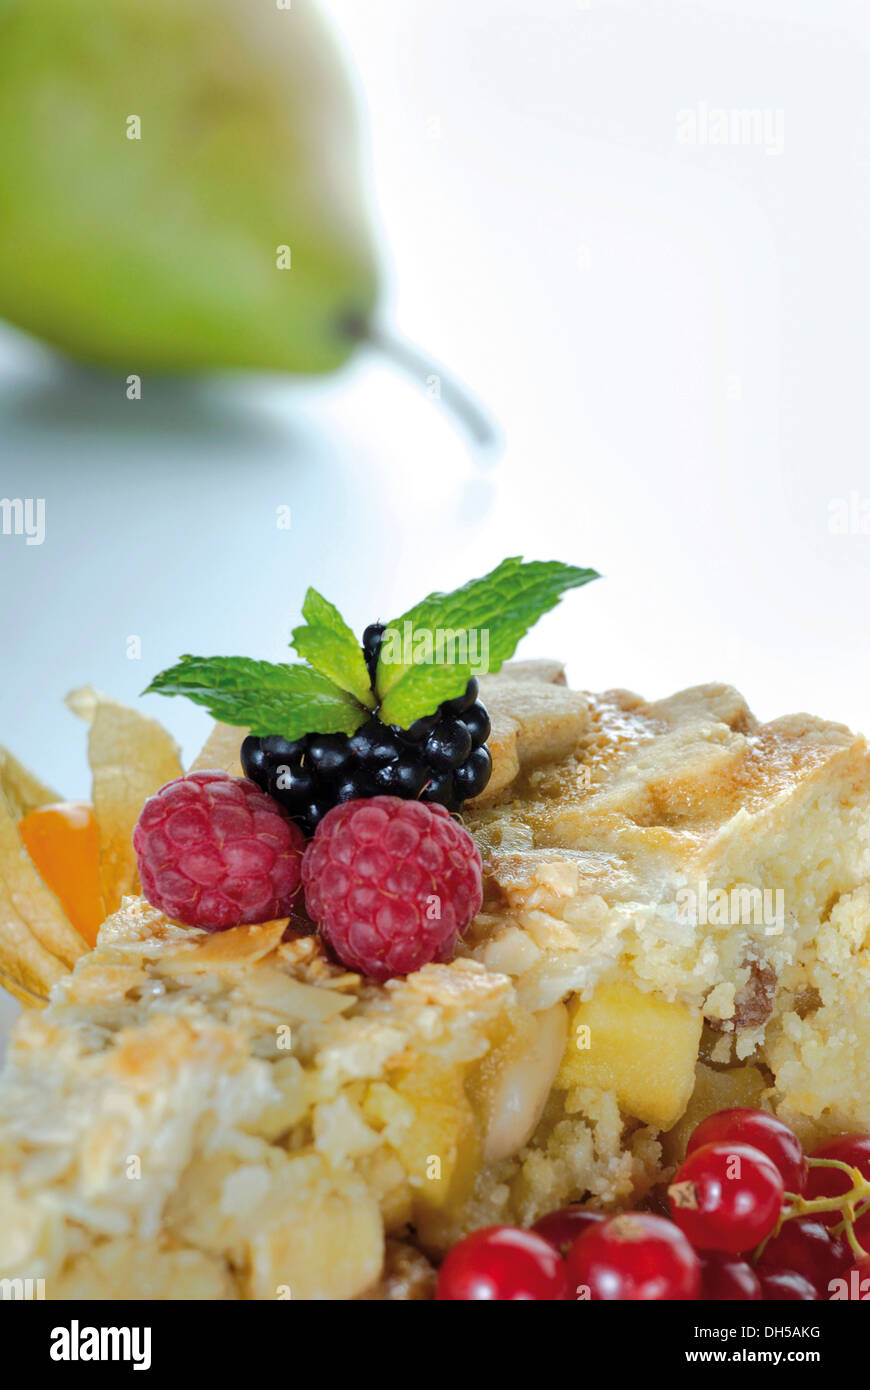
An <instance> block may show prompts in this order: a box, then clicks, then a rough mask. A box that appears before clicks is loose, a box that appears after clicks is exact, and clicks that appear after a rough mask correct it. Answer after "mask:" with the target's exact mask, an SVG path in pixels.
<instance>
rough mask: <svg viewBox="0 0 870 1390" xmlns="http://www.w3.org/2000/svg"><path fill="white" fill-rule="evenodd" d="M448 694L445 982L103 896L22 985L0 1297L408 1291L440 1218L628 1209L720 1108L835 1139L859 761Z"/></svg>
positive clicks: (862, 949) (856, 993) (854, 929)
mask: <svg viewBox="0 0 870 1390" xmlns="http://www.w3.org/2000/svg"><path fill="white" fill-rule="evenodd" d="M481 698H482V699H483V700H484V701H485V703H486V704H487V706H488V708H489V710H490V714H491V717H492V722H493V734H492V736H491V739H490V749H491V751H492V755H493V764H494V766H493V776H492V779H491V781H490V783H489V786H488V787H487V788H486V791H485V793H484V795H483V796H482V797H480V798H478V800H477V802H475V803H473V804H471V805H469V806H468V807H467V808H466V812H465V817H464V819H465V824H466V826H467V827H468V828H469V829H470V830H471V831H472V833H473V834H474V835H475V837H476V839H477V841H478V844H479V845H480V847H481V851H482V853H483V855H484V860H485V872H486V900H485V903H484V908H483V910H482V912H481V913H480V914H479V915H478V917H477V918H476V919H475V921H474V923H473V924H472V927H471V929H470V930H469V932H468V933H467V935H466V937H465V940H464V942H463V943H462V945H461V947H460V951H459V954H458V956H457V958H456V959H454V960H453V961H452V962H450V963H448V964H441V965H436V964H433V965H428V966H426V967H424V968H423V969H422V970H420V971H417V972H416V973H415V974H413V975H411V976H409V977H407V978H406V979H398V980H392V981H390V982H388V983H387V984H385V985H375V984H373V983H371V982H370V981H366V980H365V979H363V978H361V977H360V976H359V975H356V974H353V973H351V972H349V971H347V970H345V969H343V968H342V967H341V966H340V965H338V964H336V963H335V962H334V961H332V960H330V959H329V958H328V957H327V955H326V953H325V951H324V949H323V947H322V945H321V943H320V940H319V938H318V937H316V936H313V935H311V934H310V925H308V924H305V923H304V922H303V921H302V920H296V919H291V920H290V921H289V922H288V921H286V920H282V921H278V922H272V923H263V924H259V925H256V926H249V927H238V928H234V929H232V930H230V931H227V932H223V933H220V934H209V933H206V932H202V931H198V930H190V929H186V928H181V927H178V926H176V925H174V924H172V923H171V922H169V921H167V919H166V918H164V917H162V916H161V914H160V913H158V912H156V911H155V910H154V909H152V908H150V907H149V906H148V905H147V903H145V902H144V900H143V899H141V898H139V897H136V896H128V897H127V898H125V900H124V902H123V903H122V905H121V907H120V909H119V910H118V911H117V912H115V913H114V914H113V915H112V916H110V917H109V918H108V920H107V921H106V923H105V924H104V925H103V927H102V929H101V931H100V934H99V940H98V944H97V946H96V949H94V950H93V951H90V952H89V953H87V954H84V955H81V956H80V958H79V959H78V960H77V961H76V962H75V964H74V966H73V968H72V969H71V970H66V969H65V970H64V971H63V972H62V973H61V974H60V977H59V978H54V976H57V974H58V972H57V971H56V970H55V971H54V972H53V978H52V981H50V982H49V983H51V985H52V988H51V999H50V1003H49V1004H48V1006H47V1007H46V1008H44V1009H42V1010H40V1011H36V1010H34V1011H31V1012H28V1013H25V1014H24V1015H23V1016H22V1018H21V1020H20V1021H19V1023H18V1024H17V1026H16V1028H15V1030H14V1036H13V1038H12V1041H11V1044H10V1049H9V1055H8V1060H7V1064H6V1069H5V1072H4V1074H3V1077H2V1080H0V1277H4V1278H24V1277H29V1278H43V1279H44V1280H45V1287H46V1296H47V1297H49V1298H60V1297H85V1298H88V1297H93V1298H158V1297H159V1298H209V1299H213V1298H258V1299H269V1298H287V1297H291V1298H302V1299H311V1298H313V1299H324V1298H338V1299H347V1298H354V1297H366V1298H385V1297H386V1298H391V1297H414V1296H425V1295H426V1293H427V1292H428V1291H429V1289H430V1288H431V1278H430V1275H429V1265H428V1263H427V1262H437V1260H438V1258H439V1257H440V1255H441V1254H442V1253H443V1251H444V1250H445V1249H446V1248H447V1247H448V1246H449V1245H450V1244H451V1243H452V1242H453V1241H455V1240H456V1239H457V1238H459V1237H460V1236H461V1235H462V1234H463V1233H464V1232H466V1231H468V1230H470V1229H473V1228H474V1227H476V1226H480V1225H483V1224H488V1223H491V1222H494V1221H511V1222H518V1223H521V1224H528V1223H530V1222H532V1221H534V1220H535V1219H536V1218H537V1217H538V1216H540V1215H542V1214H543V1213H544V1212H546V1211H548V1210H551V1209H552V1208H554V1207H556V1206H558V1205H560V1204H561V1203H563V1202H565V1201H567V1200H573V1199H580V1198H583V1197H589V1198H591V1199H593V1200H594V1201H596V1202H597V1203H599V1204H601V1205H604V1206H608V1207H612V1206H622V1205H631V1204H635V1203H637V1202H639V1201H641V1200H643V1198H644V1197H645V1196H646V1194H647V1193H648V1192H649V1190H650V1188H651V1187H652V1186H653V1185H654V1184H655V1183H656V1182H658V1181H659V1180H660V1179H661V1177H662V1175H663V1174H665V1173H666V1172H667V1168H668V1165H669V1164H672V1163H673V1162H675V1161H676V1159H677V1158H678V1157H679V1156H680V1153H681V1146H683V1145H684V1143H685V1139H686V1136H687V1133H688V1130H689V1128H690V1127H691V1125H692V1124H694V1123H697V1121H698V1119H700V1118H701V1116H702V1115H703V1114H706V1113H709V1112H710V1111H712V1110H715V1109H717V1108H720V1107H721V1106H723V1105H728V1104H735V1103H749V1104H757V1103H761V1104H763V1105H767V1106H769V1107H771V1108H772V1109H775V1110H777V1111H778V1112H779V1113H781V1114H782V1115H783V1116H784V1117H785V1118H786V1119H787V1120H788V1121H789V1123H792V1124H794V1125H795V1126H796V1128H798V1130H799V1131H800V1132H801V1133H802V1135H803V1136H804V1137H805V1138H807V1139H811V1138H814V1137H817V1136H821V1135H823V1134H826V1133H832V1132H837V1131H842V1130H847V1129H866V1128H867V1127H868V1125H870V1063H868V1061H867V1055H868V1043H870V985H868V981H870V971H868V965H870V951H868V947H867V944H866V940H865V938H866V934H867V930H868V927H870V765H868V758H867V750H866V746H865V743H864V741H863V739H861V738H860V737H856V736H854V735H852V734H850V733H849V732H848V731H847V730H846V729H844V728H842V727H841V726H839V725H836V724H828V723H825V722H823V721H821V720H816V719H812V718H810V717H809V716H803V715H801V716H791V717H789V718H786V719H782V720H777V721H774V722H773V723H771V724H767V725H761V724H758V723H757V721H756V720H755V719H754V718H753V716H752V714H751V713H750V711H749V710H748V709H747V707H746V704H745V702H744V701H743V699H742V698H741V697H740V696H739V695H738V694H737V693H736V692H735V691H733V690H731V689H730V688H728V687H725V686H718V685H710V686H703V687H699V688H697V689H694V690H690V691H685V692H682V693H681V694H679V695H676V696H673V697H672V698H670V699H668V700H663V701H659V702H653V703H647V702H644V701H643V700H641V699H640V698H639V697H637V696H634V695H630V694H628V693H626V692H609V693H607V694H605V695H601V696H587V695H584V694H581V693H578V692H572V691H570V690H569V689H568V688H567V687H566V686H565V684H564V675H563V673H562V668H561V667H560V666H559V665H558V663H516V664H514V666H512V667H511V666H508V667H506V668H505V669H504V672H503V673H502V674H500V675H498V676H492V677H484V678H483V679H482V680H481ZM239 739H240V734H239V731H238V730H235V731H233V732H232V733H229V732H227V731H226V730H223V731H222V730H220V729H219V730H217V731H216V733H215V735H213V737H212V740H210V744H209V751H208V755H207V760H210V762H211V765H220V766H224V767H227V768H228V769H229V770H234V768H233V760H234V758H235V757H236V756H237V749H238V741H239ZM234 748H235V751H234Z"/></svg>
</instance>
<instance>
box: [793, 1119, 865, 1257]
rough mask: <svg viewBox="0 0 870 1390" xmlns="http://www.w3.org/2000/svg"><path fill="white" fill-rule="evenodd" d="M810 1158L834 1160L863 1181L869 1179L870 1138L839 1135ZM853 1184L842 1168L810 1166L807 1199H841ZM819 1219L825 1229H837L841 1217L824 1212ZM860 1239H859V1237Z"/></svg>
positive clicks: (836, 1213)
mask: <svg viewBox="0 0 870 1390" xmlns="http://www.w3.org/2000/svg"><path fill="white" fill-rule="evenodd" d="M810 1157H811V1158H833V1159H837V1160H838V1161H839V1162H840V1163H848V1164H850V1165H851V1166H852V1167H853V1168H857V1169H858V1170H859V1172H860V1173H861V1175H862V1177H865V1178H868V1179H870V1134H841V1135H840V1136H839V1138H837V1139H826V1140H825V1142H824V1144H820V1145H819V1147H818V1148H817V1149H814V1150H813V1152H812V1153H811V1155H810ZM851 1186H852V1183H851V1181H850V1179H849V1174H848V1173H844V1172H843V1170H842V1168H814V1167H812V1165H811V1166H810V1172H809V1178H808V1180H807V1191H806V1195H807V1197H809V1198H813V1197H841V1196H843V1194H844V1193H846V1192H848V1191H849V1188H850V1187H851ZM819 1219H820V1220H821V1221H824V1223H825V1225H826V1226H836V1224H837V1222H838V1221H841V1220H842V1219H843V1218H842V1213H841V1212H838V1211H824V1212H821V1213H820V1216H819ZM859 1239H860V1237H859Z"/></svg>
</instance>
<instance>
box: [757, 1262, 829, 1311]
mask: <svg viewBox="0 0 870 1390" xmlns="http://www.w3.org/2000/svg"><path fill="white" fill-rule="evenodd" d="M761 1294H762V1297H763V1299H764V1301H765V1303H813V1302H815V1303H818V1301H819V1295H818V1294H817V1293H816V1290H815V1288H814V1287H813V1285H812V1284H811V1283H810V1281H809V1279H805V1278H804V1276H803V1275H802V1274H796V1273H795V1271H794V1270H792V1269H781V1270H778V1271H777V1273H776V1274H762V1276H761Z"/></svg>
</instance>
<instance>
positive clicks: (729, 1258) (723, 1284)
mask: <svg viewBox="0 0 870 1390" xmlns="http://www.w3.org/2000/svg"><path fill="white" fill-rule="evenodd" d="M701 1298H702V1299H704V1300H706V1301H707V1302H716V1303H736V1302H738V1301H739V1302H747V1301H748V1300H752V1301H755V1302H757V1301H758V1300H759V1299H760V1298H761V1284H760V1283H759V1280H758V1275H757V1274H756V1273H755V1270H754V1269H753V1268H752V1265H750V1264H747V1263H746V1261H745V1260H737V1259H735V1258H734V1256H733V1255H723V1254H721V1253H720V1252H719V1251H715V1250H714V1251H711V1252H710V1253H709V1254H707V1255H702V1256H701Z"/></svg>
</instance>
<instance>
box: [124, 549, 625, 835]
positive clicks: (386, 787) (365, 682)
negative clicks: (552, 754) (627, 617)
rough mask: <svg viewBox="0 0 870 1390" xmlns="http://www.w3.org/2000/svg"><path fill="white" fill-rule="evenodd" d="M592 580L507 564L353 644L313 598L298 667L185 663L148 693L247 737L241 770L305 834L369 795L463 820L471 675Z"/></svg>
mask: <svg viewBox="0 0 870 1390" xmlns="http://www.w3.org/2000/svg"><path fill="white" fill-rule="evenodd" d="M597 577H598V576H597V574H596V572H595V571H594V570H590V569H578V568H577V567H576V566H573V565H566V564H562V563H561V562H559V561H555V560H552V561H529V562H524V561H523V560H522V559H521V558H519V557H514V558H512V559H507V560H503V561H502V563H501V564H500V565H499V566H497V568H496V569H494V570H492V571H491V572H490V573H489V574H486V575H484V576H483V577H482V578H479V579H472V580H471V581H470V582H469V583H467V584H465V585H463V586H462V588H460V589H456V590H454V591H453V592H452V593H448V594H445V593H433V594H429V595H428V596H427V597H426V598H424V599H423V600H422V601H421V602H420V603H417V604H415V605H414V607H413V608H410V609H409V610H408V611H407V612H406V613H403V614H402V615H401V616H400V617H398V618H396V619H395V620H394V621H393V622H391V623H387V624H381V623H373V624H371V625H370V626H369V627H368V628H366V631H365V633H364V636H363V640H362V643H359V642H358V641H357V639H356V637H355V636H354V634H353V632H352V631H351V629H350V628H349V627H348V625H347V623H346V622H345V621H344V619H343V618H342V616H341V614H340V613H339V612H338V609H337V608H335V607H334V605H333V604H331V603H329V602H328V601H327V600H326V599H325V598H323V596H322V595H321V594H319V593H318V592H317V591H316V590H315V589H309V590H308V592H307V594H306V596H305V602H304V603H303V605H302V616H303V618H304V619H305V622H304V624H302V625H300V626H299V627H297V628H295V629H294V631H293V634H292V644H293V646H294V648H295V650H296V652H297V653H298V654H299V656H300V657H302V658H303V660H302V661H301V662H297V663H293V664H272V663H270V662H267V661H252V660H250V659H249V658H247V657H235V656H216V657H199V656H182V657H181V658H180V660H179V662H178V663H177V665H175V666H172V667H170V668H169V669H168V670H166V671H161V672H160V674H159V675H157V676H155V677H154V680H153V681H152V682H151V684H150V685H149V686H148V691H149V692H150V691H156V692H157V693H159V694H161V695H186V696H187V698H188V699H190V700H193V701H194V702H195V703H197V704H200V705H204V706H205V707H206V709H208V710H209V712H210V713H211V714H212V715H213V717H214V718H215V719H218V720H221V721H223V722H224V723H226V724H233V725H239V726H241V727H243V728H245V729H247V730H249V731H250V732H249V734H248V737H246V738H245V741H244V743H243V745H242V754H241V760H242V767H243V769H244V771H245V773H246V775H247V776H248V777H250V779H251V780H252V781H253V782H256V783H257V785H258V786H259V787H261V788H262V789H263V791H266V792H268V793H269V795H270V796H273V797H274V798H275V800H276V801H279V802H280V803H281V805H282V806H284V807H286V809H287V810H288V811H289V813H290V815H291V816H292V817H293V818H294V820H296V821H298V823H299V824H300V825H301V826H302V828H303V830H304V831H305V832H306V834H308V835H311V834H313V832H314V830H315V829H316V827H317V824H318V822H319V821H320V820H321V818H322V817H323V816H324V815H325V814H326V812H327V811H328V810H329V809H330V808H331V807H332V806H335V805H336V804H338V803H340V802H344V801H351V800H356V799H359V798H361V797H370V796H377V795H382V794H385V795H389V796H398V797H401V798H403V799H405V800H418V799H419V800H421V801H425V802H436V803H439V804H440V805H442V806H446V808H447V809H448V811H461V809H462V807H463V805H464V803H465V802H466V801H467V800H469V799H471V798H472V797H474V796H477V795H479V794H480V792H482V791H483V789H484V787H485V786H486V783H487V781H488V780H489V775H490V771H491V758H490V755H489V751H488V749H487V748H486V739H487V736H488V734H489V719H488V716H487V713H486V710H485V708H484V706H483V705H482V704H481V703H480V701H479V700H478V699H477V694H478V686H477V676H478V675H481V674H484V673H486V674H490V673H493V674H494V673H495V672H497V671H498V670H500V668H501V666H502V665H503V663H504V662H505V661H507V660H508V659H509V658H510V657H511V656H512V655H513V653H514V650H515V648H516V645H517V643H518V642H519V640H520V638H521V637H523V636H524V635H525V634H526V633H527V632H528V630H529V628H530V627H532V626H533V624H534V623H536V622H537V620H538V619H539V618H540V617H541V616H542V615H543V614H544V613H547V612H549V610H550V609H551V608H553V607H554V606H555V605H556V603H558V601H559V599H560V598H561V596H562V595H563V594H564V593H565V592H567V590H569V589H574V588H578V587H580V586H581V585H583V584H588V583H589V581H590V580H592V579H596V578H597Z"/></svg>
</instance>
